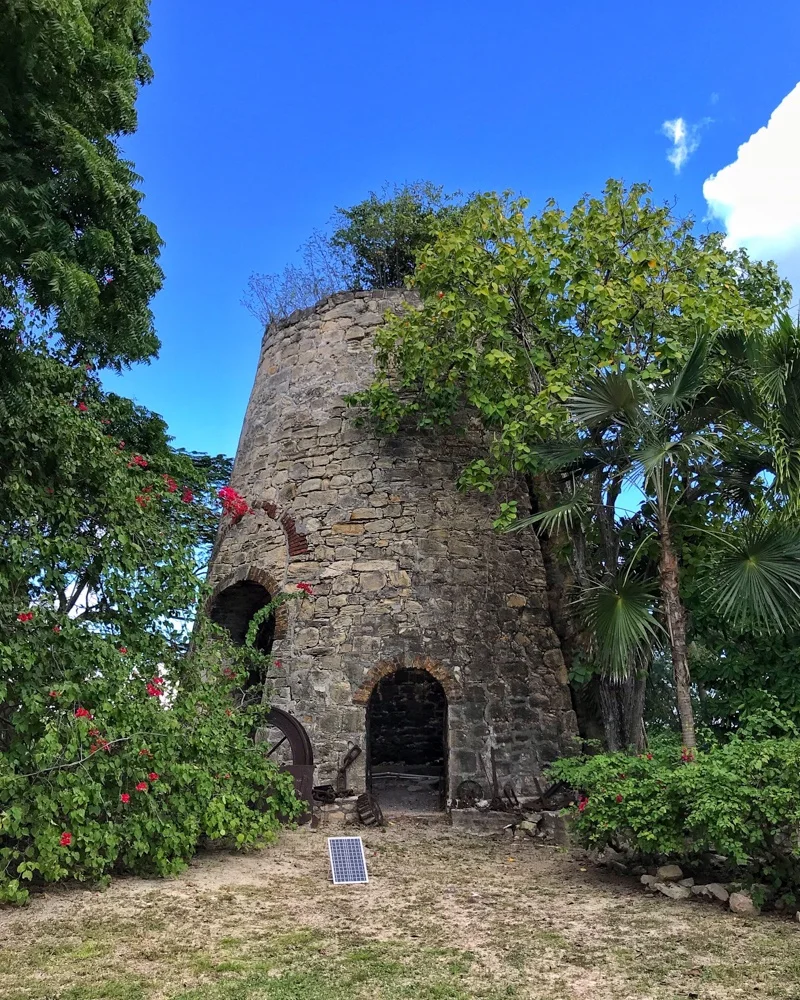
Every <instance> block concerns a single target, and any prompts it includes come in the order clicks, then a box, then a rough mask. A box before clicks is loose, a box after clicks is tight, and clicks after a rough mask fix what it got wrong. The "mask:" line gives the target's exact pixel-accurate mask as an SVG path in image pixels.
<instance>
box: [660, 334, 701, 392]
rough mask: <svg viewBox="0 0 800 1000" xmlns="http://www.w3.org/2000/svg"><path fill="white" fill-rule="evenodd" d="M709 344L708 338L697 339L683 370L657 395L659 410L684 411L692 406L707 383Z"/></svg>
mask: <svg viewBox="0 0 800 1000" xmlns="http://www.w3.org/2000/svg"><path fill="white" fill-rule="evenodd" d="M709 344H710V341H709V338H708V337H698V338H697V340H696V341H695V345H694V347H693V348H692V350H691V352H690V353H689V357H688V358H687V359H686V361H685V362H684V365H683V368H681V370H680V371H679V372H677V373H676V374H675V375H674V376H673V378H672V379H670V381H669V382H667V383H666V385H664V386H662V387H661V388H660V389H658V391H657V392H656V393H655V398H656V401H657V403H658V406H659V408H661V409H681V410H683V409H686V408H687V407H688V406H689V405H690V404H691V402H692V400H693V399H694V398H695V397H696V395H697V393H698V392H699V391H700V389H701V388H702V386H703V383H704V381H705V377H706V360H707V359H708V348H709Z"/></svg>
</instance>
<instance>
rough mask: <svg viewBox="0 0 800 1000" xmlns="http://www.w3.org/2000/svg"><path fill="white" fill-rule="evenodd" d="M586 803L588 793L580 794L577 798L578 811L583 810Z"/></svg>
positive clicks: (587, 801) (587, 802)
mask: <svg viewBox="0 0 800 1000" xmlns="http://www.w3.org/2000/svg"><path fill="white" fill-rule="evenodd" d="M588 804H589V797H588V795H581V797H580V798H579V799H578V812H583V810H584V809H585V808H586V806H587V805H588Z"/></svg>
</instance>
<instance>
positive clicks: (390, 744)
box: [367, 670, 447, 812]
mask: <svg viewBox="0 0 800 1000" xmlns="http://www.w3.org/2000/svg"><path fill="white" fill-rule="evenodd" d="M367 775H368V779H367V780H368V783H369V788H370V791H371V792H372V794H373V795H374V796H375V797H376V798H377V799H378V801H379V803H380V804H381V806H382V807H383V808H384V809H400V810H409V811H423V812H424V811H430V810H435V809H443V808H444V805H445V797H446V789H447V696H446V695H445V693H444V688H443V687H442V685H441V684H440V683H439V681H437V680H436V678H435V677H432V676H431V674H429V673H428V672H427V671H426V670H396V671H394V673H391V674H389V675H388V676H387V677H384V678H383V679H382V680H380V681H379V682H378V684H377V685H376V687H375V689H374V691H373V692H372V694H371V696H370V699H369V702H368V704H367Z"/></svg>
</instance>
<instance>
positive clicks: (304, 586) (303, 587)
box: [297, 583, 314, 597]
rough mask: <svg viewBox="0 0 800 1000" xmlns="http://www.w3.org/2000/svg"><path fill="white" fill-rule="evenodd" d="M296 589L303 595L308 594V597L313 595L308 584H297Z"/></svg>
mask: <svg viewBox="0 0 800 1000" xmlns="http://www.w3.org/2000/svg"><path fill="white" fill-rule="evenodd" d="M297 589H298V590H302V591H303V593H304V594H308V595H309V597H311V596H312V594H313V593H314V591H313V590H312V589H311V584H310V583H298V584H297Z"/></svg>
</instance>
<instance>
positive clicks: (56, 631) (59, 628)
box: [53, 625, 61, 633]
mask: <svg viewBox="0 0 800 1000" xmlns="http://www.w3.org/2000/svg"><path fill="white" fill-rule="evenodd" d="M53 631H54V632H55V633H58V632H60V631H61V626H60V625H54V626H53Z"/></svg>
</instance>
